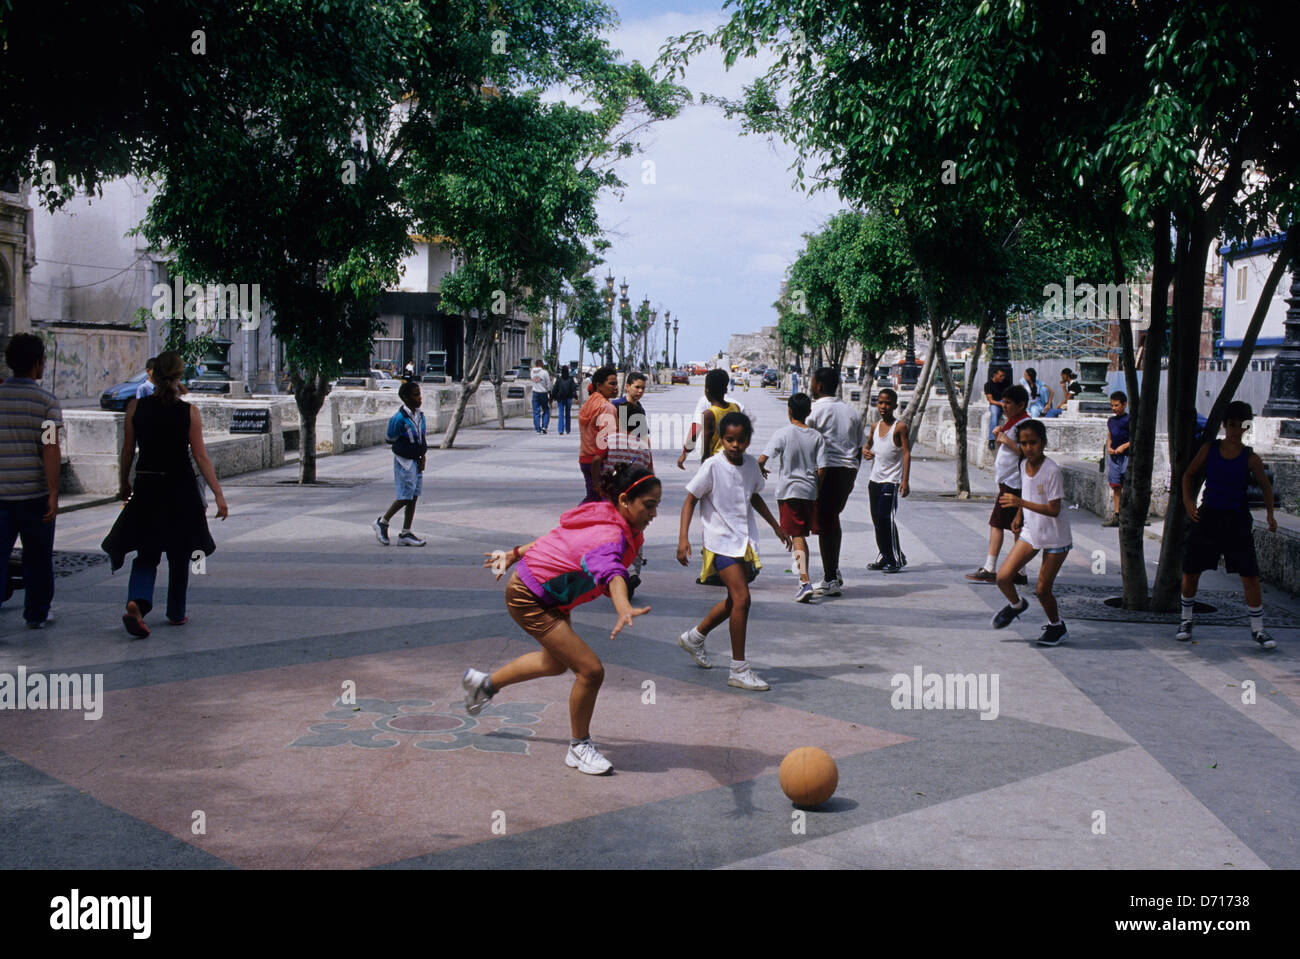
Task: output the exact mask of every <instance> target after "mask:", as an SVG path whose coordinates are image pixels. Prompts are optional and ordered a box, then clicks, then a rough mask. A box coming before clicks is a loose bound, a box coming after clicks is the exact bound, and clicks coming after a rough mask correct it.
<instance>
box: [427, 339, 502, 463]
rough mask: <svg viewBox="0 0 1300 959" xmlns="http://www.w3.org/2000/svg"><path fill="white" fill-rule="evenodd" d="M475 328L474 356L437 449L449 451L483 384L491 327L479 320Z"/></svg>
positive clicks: (490, 341) (490, 348)
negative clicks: (474, 397) (468, 409)
mask: <svg viewBox="0 0 1300 959" xmlns="http://www.w3.org/2000/svg"><path fill="white" fill-rule="evenodd" d="M475 327H476V329H475V336H474V339H473V343H474V354H473V356H472V357H471V359H470V364H469V369H467V370H466V371H465V379H464V380H463V381H462V382H461V387H460V398H459V399H457V400H456V409H455V412H453V413H452V415H451V422H450V423H448V424H447V429H446V430H444V431H443V434H442V443H441V444H440V445H439V449H444V450H449V449H451V446H452V444H453V443H455V442H456V434H457V433H458V432H460V424H461V423H462V422H463V421H464V419H465V407H466V406H468V405H469V401H470V398H471V397H473V395H474V394H475V393H477V392H478V387H479V384H480V383H482V382H483V373H484V372H485V371H486V370H487V360H488V354H489V353H490V352H491V351H492V336H491V330H492V325H491V324H490V323H487V322H486V321H484V320H481V319H480V320H478V321H477V322H476V323H475Z"/></svg>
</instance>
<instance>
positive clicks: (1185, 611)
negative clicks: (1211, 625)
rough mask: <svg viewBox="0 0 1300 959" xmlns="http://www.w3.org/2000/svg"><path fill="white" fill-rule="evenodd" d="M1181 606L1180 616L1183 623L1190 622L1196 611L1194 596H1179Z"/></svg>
mask: <svg viewBox="0 0 1300 959" xmlns="http://www.w3.org/2000/svg"><path fill="white" fill-rule="evenodd" d="M1180 599H1181V606H1182V617H1183V622H1184V623H1190V622H1191V621H1192V617H1193V616H1194V615H1195V611H1196V597H1195V596H1193V597H1192V598H1191V599H1188V598H1187V597H1186V596H1183V597H1180Z"/></svg>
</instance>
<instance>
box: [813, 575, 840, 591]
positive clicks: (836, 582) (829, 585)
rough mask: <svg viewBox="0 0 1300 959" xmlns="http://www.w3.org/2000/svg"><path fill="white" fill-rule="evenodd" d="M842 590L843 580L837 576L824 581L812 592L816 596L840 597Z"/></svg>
mask: <svg viewBox="0 0 1300 959" xmlns="http://www.w3.org/2000/svg"><path fill="white" fill-rule="evenodd" d="M843 589H844V580H842V579H840V578H839V577H838V576H837V577H835V578H834V579H824V580H822V581H821V582H820V583H818V584H817V585H816V586H814V587H813V592H814V593H816V594H817V595H818V596H840V595H842V590H843Z"/></svg>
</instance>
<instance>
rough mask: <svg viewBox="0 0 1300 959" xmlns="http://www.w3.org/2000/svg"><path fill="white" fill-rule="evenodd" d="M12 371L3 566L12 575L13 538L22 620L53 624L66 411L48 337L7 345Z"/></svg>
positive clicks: (0, 394) (2, 465)
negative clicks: (50, 371) (50, 373)
mask: <svg viewBox="0 0 1300 959" xmlns="http://www.w3.org/2000/svg"><path fill="white" fill-rule="evenodd" d="M5 362H6V363H8V364H9V369H10V370H12V371H13V375H12V376H10V377H8V378H7V379H5V380H4V381H3V382H0V571H3V573H4V575H5V576H6V577H7V576H8V570H9V557H10V555H11V554H12V553H13V548H14V542H15V541H16V540H18V539H19V538H21V539H22V544H23V585H24V592H23V619H24V620H26V622H27V625H28V627H29V628H31V629H40V628H41V627H43V626H45V625H46V624H48V623H52V622H54V620H53V619H52V618H51V617H50V602H51V601H52V600H53V599H54V518H55V517H56V516H57V515H58V513H59V470H60V468H61V465H62V464H61V454H60V451H59V430H60V429H62V428H63V412H62V410H61V409H60V407H59V401H58V399H57V398H56V397H55V395H54V394H53V393H51V392H50V391H49V390H46V389H43V388H41V387H40V386H38V385H37V381H38V380H40V379H41V378H42V377H43V376H44V375H45V341H44V340H42V339H41V338H40V337H39V336H36V335H35V334H32V333H15V334H14V335H13V337H11V338H10V340H9V343H8V345H7V346H6V347H5Z"/></svg>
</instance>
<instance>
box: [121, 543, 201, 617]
mask: <svg viewBox="0 0 1300 959" xmlns="http://www.w3.org/2000/svg"><path fill="white" fill-rule="evenodd" d="M161 560H162V553H161V552H159V551H157V550H154V551H148V550H145V551H141V552H139V553H136V556H135V560H134V561H133V562H132V563H131V579H130V582H128V583H127V586H126V598H127V600H128V601H133V602H134V603H135V604H136V605H137V606H139V607H140V615H141V616H144V615H146V614H147V613H148V612H149V610H151V609H153V587H154V581H155V580H156V579H157V577H158V563H159V562H160V561H161ZM189 583H190V554H189V553H188V552H187V551H186V550H183V549H169V550H168V551H167V618H168V619H170V620H174V621H176V622H179V621H180V620H182V619H184V618H185V592H186V590H187V589H188V588H189Z"/></svg>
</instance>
